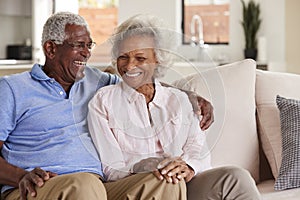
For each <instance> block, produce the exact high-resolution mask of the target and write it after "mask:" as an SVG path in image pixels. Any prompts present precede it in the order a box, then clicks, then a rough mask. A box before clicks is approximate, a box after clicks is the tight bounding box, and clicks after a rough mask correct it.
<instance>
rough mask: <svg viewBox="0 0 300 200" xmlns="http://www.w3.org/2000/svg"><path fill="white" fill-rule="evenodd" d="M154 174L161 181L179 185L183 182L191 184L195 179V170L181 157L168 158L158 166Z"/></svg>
mask: <svg viewBox="0 0 300 200" xmlns="http://www.w3.org/2000/svg"><path fill="white" fill-rule="evenodd" d="M157 168H158V170H156V171H154V172H153V174H154V175H155V176H156V177H157V178H158V179H160V180H162V179H166V180H167V181H168V182H169V183H175V184H176V183H178V182H179V181H181V180H183V179H184V180H185V182H189V181H190V180H191V179H192V178H193V177H194V174H195V172H194V170H193V169H192V168H191V167H189V166H188V165H187V164H186V162H185V161H183V160H182V159H181V158H180V157H176V158H166V159H165V160H163V161H162V162H160V163H159V165H158V167H157Z"/></svg>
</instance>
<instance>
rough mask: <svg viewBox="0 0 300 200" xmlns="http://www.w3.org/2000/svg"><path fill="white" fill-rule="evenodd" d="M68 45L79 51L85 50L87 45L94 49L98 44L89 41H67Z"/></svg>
mask: <svg viewBox="0 0 300 200" xmlns="http://www.w3.org/2000/svg"><path fill="white" fill-rule="evenodd" d="M66 44H67V45H69V46H71V47H72V48H73V49H74V50H78V51H83V50H84V49H85V47H87V48H88V50H90V51H91V50H92V49H93V48H94V47H95V46H96V42H89V43H85V42H72V43H69V42H66Z"/></svg>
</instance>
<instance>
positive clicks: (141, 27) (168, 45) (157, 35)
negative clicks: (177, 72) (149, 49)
mask: <svg viewBox="0 0 300 200" xmlns="http://www.w3.org/2000/svg"><path fill="white" fill-rule="evenodd" d="M173 35H174V31H171V30H169V29H167V28H166V26H165V25H164V23H163V22H162V20H160V19H159V18H158V17H155V16H152V15H145V14H138V15H135V16H133V17H131V18H129V19H127V20H126V21H124V22H123V23H122V24H120V25H119V26H118V27H117V28H116V29H115V33H114V34H113V36H112V37H111V38H110V42H111V43H112V51H111V56H112V60H113V64H115V63H116V60H117V58H118V56H119V53H120V52H119V46H120V44H121V42H122V41H123V40H124V39H126V38H128V37H131V36H150V37H153V39H154V53H155V56H156V59H157V61H158V67H157V68H156V70H155V72H154V77H155V78H159V77H162V76H163V75H164V73H165V71H166V69H167V68H168V67H169V66H171V64H172V63H173V59H172V53H173V51H174V48H175V46H176V45H174V44H175V42H174V37H173Z"/></svg>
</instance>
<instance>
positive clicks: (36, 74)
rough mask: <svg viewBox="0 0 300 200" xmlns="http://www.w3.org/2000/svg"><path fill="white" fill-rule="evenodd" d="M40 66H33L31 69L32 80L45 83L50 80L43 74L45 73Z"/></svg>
mask: <svg viewBox="0 0 300 200" xmlns="http://www.w3.org/2000/svg"><path fill="white" fill-rule="evenodd" d="M42 67H43V66H42V65H39V64H34V65H33V67H32V69H31V76H32V78H34V79H36V80H40V81H46V80H50V79H51V78H50V77H49V76H47V75H46V74H45V72H44V71H43V69H42Z"/></svg>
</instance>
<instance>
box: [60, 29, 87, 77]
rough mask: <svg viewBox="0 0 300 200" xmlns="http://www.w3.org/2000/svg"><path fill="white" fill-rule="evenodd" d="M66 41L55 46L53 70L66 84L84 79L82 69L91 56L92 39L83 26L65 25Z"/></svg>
mask: <svg viewBox="0 0 300 200" xmlns="http://www.w3.org/2000/svg"><path fill="white" fill-rule="evenodd" d="M65 33H66V39H65V41H64V42H63V44H62V45H57V46H58V48H57V50H56V53H55V66H54V67H55V68H56V70H58V72H59V73H60V74H59V75H60V76H61V78H62V79H63V80H64V81H66V82H74V81H76V80H79V79H81V78H83V77H84V67H85V65H86V62H87V60H88V59H89V58H90V56H91V49H89V48H88V47H90V45H91V44H92V39H91V37H90V33H89V32H88V30H87V29H86V28H85V27H84V26H79V25H74V24H72V25H70V24H68V25H66V28H65Z"/></svg>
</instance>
